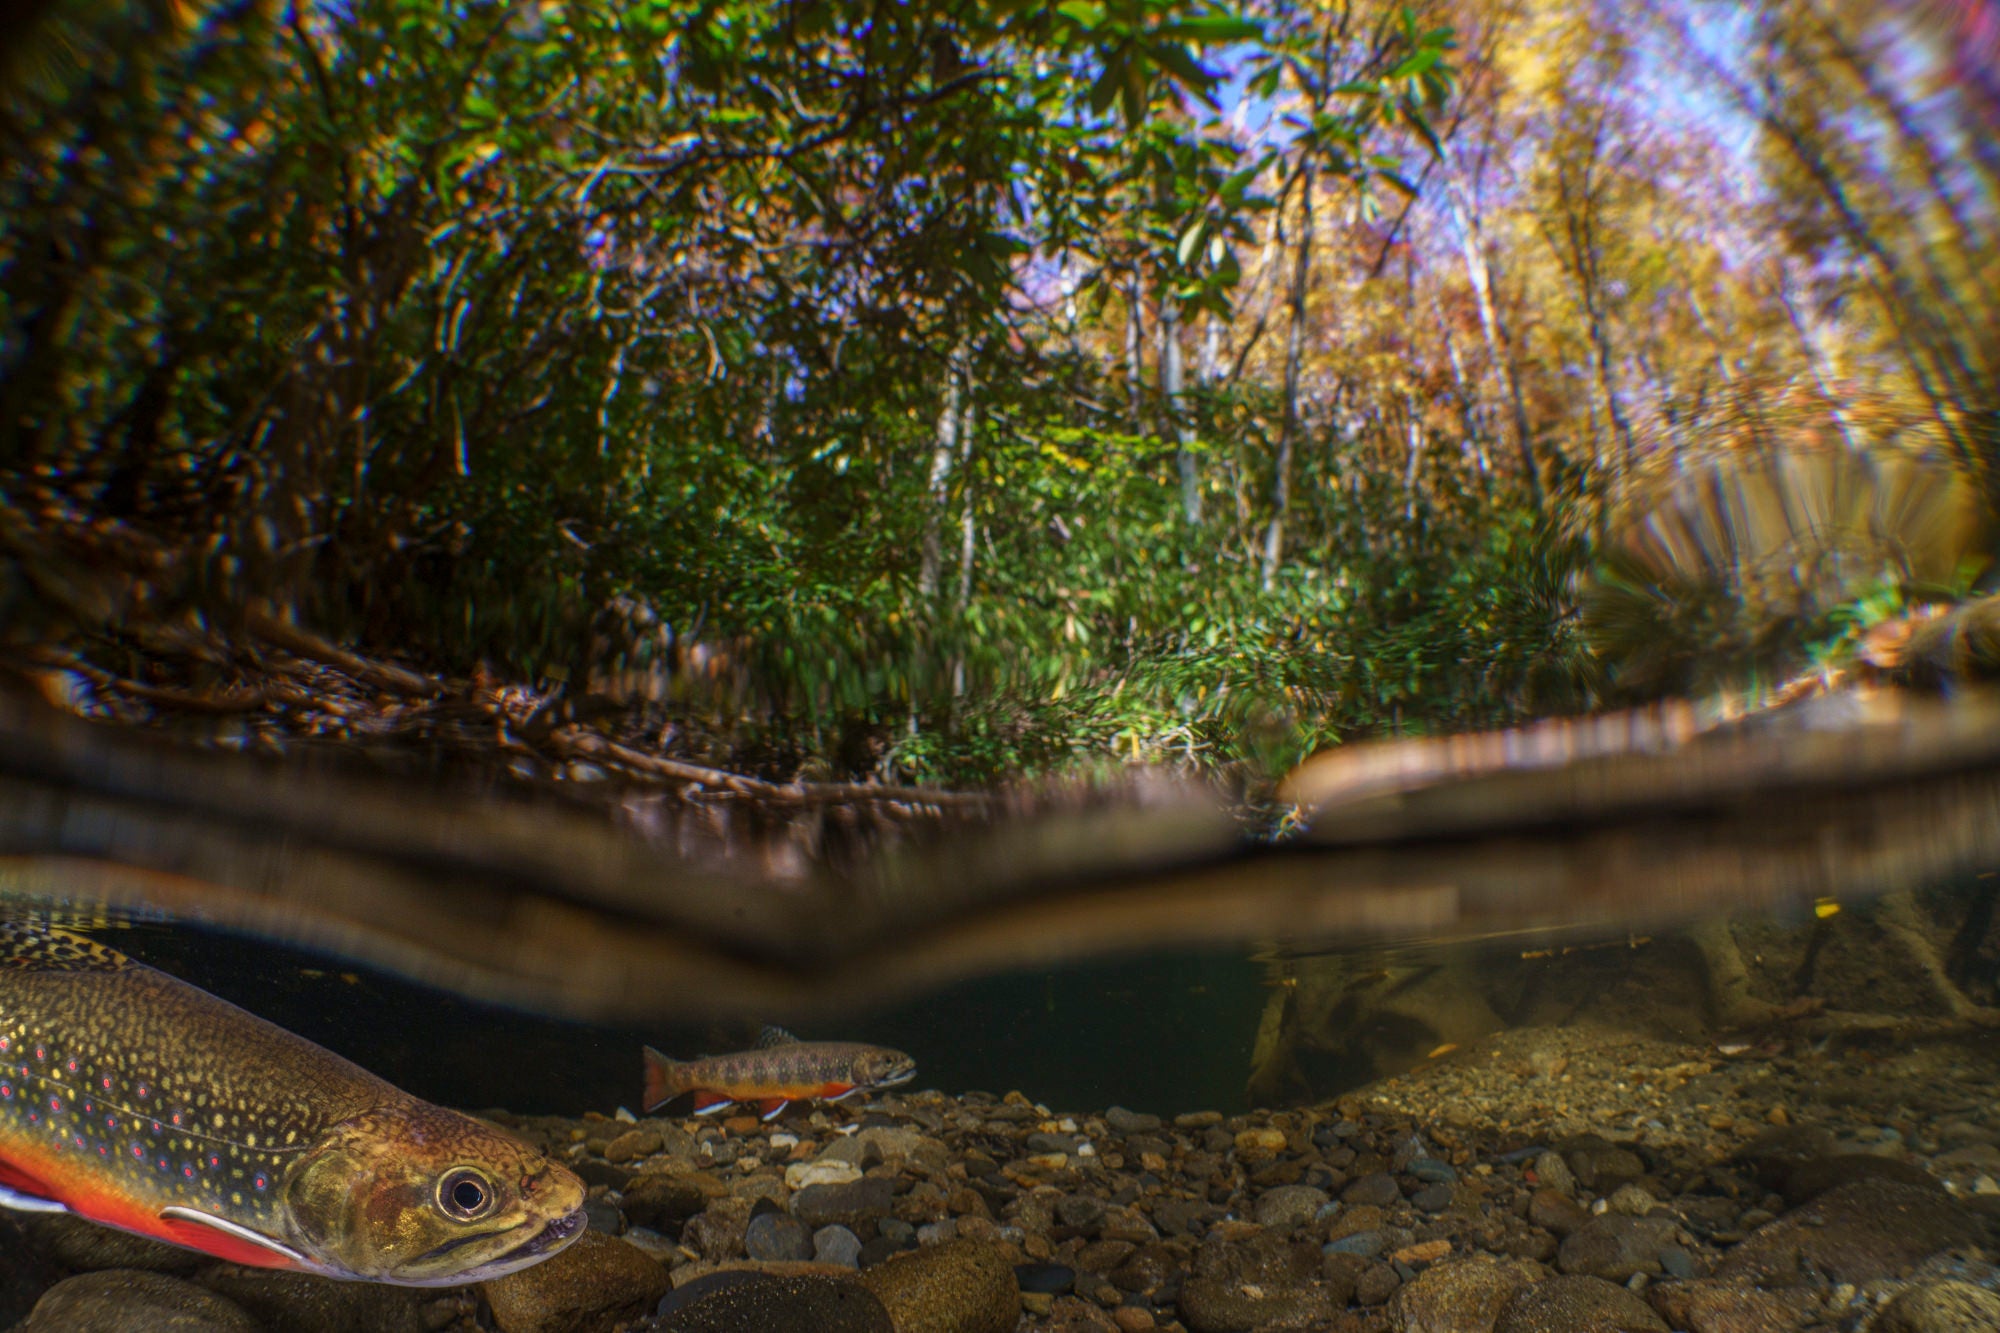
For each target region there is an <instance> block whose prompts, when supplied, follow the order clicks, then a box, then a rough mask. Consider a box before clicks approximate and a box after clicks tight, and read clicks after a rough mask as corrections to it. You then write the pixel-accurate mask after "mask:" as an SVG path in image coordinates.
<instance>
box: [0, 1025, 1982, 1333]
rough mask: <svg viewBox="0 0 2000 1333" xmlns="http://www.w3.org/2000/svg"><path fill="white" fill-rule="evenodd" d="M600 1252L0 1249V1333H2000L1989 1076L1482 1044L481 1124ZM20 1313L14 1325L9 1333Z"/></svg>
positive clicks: (34, 1243)
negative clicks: (560, 1190)
mask: <svg viewBox="0 0 2000 1333" xmlns="http://www.w3.org/2000/svg"><path fill="white" fill-rule="evenodd" d="M490 1114H491V1115H492V1118H494V1119H495V1120H498V1121H501V1122H502V1123H506V1124H508V1125H510V1126H511V1127H512V1128H514V1129H515V1130H516V1131H517V1132H519V1133H521V1134H523V1135H524V1136H525V1137H528V1138H529V1139H532V1140H534V1141H537V1142H539V1143H542V1144H544V1145H546V1146H547V1147H548V1148H549V1150H550V1151H552V1152H554V1153H555V1154H557V1155H559V1156H561V1157H562V1158H563V1159H564V1160H566V1161H568V1162H569V1163H570V1164H571V1165H572V1166H573V1167H574V1168H575V1169H576V1170H577V1171H578V1172H579V1173H580V1174H582V1175H583V1177H584V1179H585V1180H586V1182H587V1183H588V1184H589V1185H590V1203H589V1208H590V1220H591V1230H590V1232H589V1233H588V1234H587V1235H586V1236H585V1238H584V1239H583V1240H582V1241H580V1242H579V1243H578V1244H577V1245H575V1246H574V1247H572V1248H571V1249H570V1250H567V1251H565V1252H564V1253H563V1254H562V1255H559V1256H557V1257H556V1258H555V1259H553V1260H551V1261H549V1262H547V1263H545V1264H542V1265H539V1266H537V1267H535V1268H532V1269H529V1270H526V1271H525V1272H522V1273H519V1274H515V1275H513V1276H510V1277H507V1278H504V1279H501V1280H498V1281H495V1282H491V1283H487V1284H485V1285H484V1286H483V1287H480V1288H467V1289H460V1290H447V1291H408V1290H397V1289H391V1288H380V1287H366V1286H360V1285H355V1284H342V1283H331V1282H325V1281H321V1280H318V1279H312V1278H302V1277H296V1276H290V1275H284V1274H274V1273H267V1272H258V1271H254V1270H247V1269H242V1268H238V1267H235V1266H232V1265H226V1264H216V1263H214V1262H212V1261H208V1260H205V1259H203V1258H202V1257H201V1256H197V1255H191V1254H187V1253H185V1252H182V1251H176V1250H171V1249H168V1248H166V1247H162V1246H157V1245H152V1244H150V1243H148V1242H142V1241H139V1240H137V1239H135V1238H131V1237H126V1236H123V1235H120V1234H117V1233H112V1232H107V1231H103V1230H101V1229H98V1228H93V1227H88V1226H84V1225H80V1224H74V1223H65V1222H64V1221H62V1220H61V1219H57V1220H55V1221H50V1220H47V1219H26V1220H10V1221H9V1222H7V1223H6V1224H5V1225H6V1226H7V1227H8V1228H9V1230H8V1232H6V1233H4V1234H0V1243H4V1250H0V1253H4V1255H5V1256H6V1259H5V1261H4V1263H0V1327H8V1326H10V1325H12V1326H16V1327H19V1328H21V1329H23V1330H27V1331H28V1333H49V1331H50V1330H59V1329H60V1330H78V1329H101V1330H114V1331H115V1330H123V1329H128V1328H129V1329H134V1330H138V1329H153V1328H173V1329H180V1330H188V1331H189V1333H203V1331H204V1330H238V1331H242V1333H254V1331H255V1330H260V1329H261V1330H274V1331H275V1330H294V1329H297V1330H304V1331H305V1333H316V1331H318V1330H329V1331H331V1330H341V1329H356V1330H363V1329H365V1330H368V1333H395V1331H397V1330H408V1331H409V1333H420V1331H421V1333H442V1331H443V1330H472V1329H497V1330H501V1331H502V1333H608V1331H609V1330H614V1329H622V1330H632V1331H633V1333H641V1331H643V1333H688V1331H690V1330H709V1331H725V1333H726V1331H728V1330H745V1331H746V1333H747V1331H749V1330H771V1331H773V1333H786V1330H794V1329H796V1330H807V1331H813V1333H842V1331H843V1330H858V1331H860V1333H988V1331H989V1330H990V1333H1041V1331H1042V1330H1065V1331H1073V1330H1119V1331H1122V1333H1141V1331H1142V1330H1148V1329H1185V1330H1189V1331H1190V1333H1257V1331H1258V1330H1265V1329H1270V1330H1278V1329H1318V1330H1336V1331H1340V1333H1347V1331H1352V1333H1375V1331H1376V1330H1396V1331H1397V1333H1596V1331H1598V1330H1603V1331H1604V1333H1635V1331H1639V1330H1661V1331H1664V1330H1685V1331H1686V1333H1792V1331H1798V1333H1804V1331H1806V1330H1812V1331H1814V1333H1833V1331H1835V1330H1841V1331H1846V1330H1871V1331H1872V1333H1959V1331H1960V1330H1979V1329H1988V1330H2000V1270H1996V1268H1995V1266H1994V1263H1993V1260H1994V1258H1995V1256H1996V1254H2000V1054H1996V1052H1995V1050H1994V1043H1993V1042H1991V1041H1990V1040H1967V1041H1963V1042H1948V1043H1937V1044H1934V1045H1931V1046H1928V1047H1924V1048H1919V1049H1898V1050H1893V1051H1884V1050H1867V1049H1815V1048H1812V1047H1810V1046H1804V1047H1797V1048H1794V1047H1788V1046H1786V1045H1784V1044H1782V1043H1773V1044H1768V1045H1763V1046H1756V1047H1746V1048H1741V1049H1732V1052H1731V1054H1727V1055H1725V1054H1724V1053H1723V1052H1722V1051H1721V1050H1720V1049H1718V1048H1716V1047H1713V1046H1701V1045H1688V1044H1678V1043H1674V1042H1668V1041H1659V1040H1651V1039H1642V1038H1635V1037H1632V1036H1630V1035H1629V1034H1624V1033H1620V1032H1615V1031H1610V1030H1599V1029H1594V1028H1591V1027H1587V1026H1585V1027H1564V1028H1541V1029H1526V1030H1519V1031H1513V1032H1506V1033H1502V1034H1499V1035H1497V1036H1494V1037H1492V1038H1488V1039H1485V1040H1483V1041H1480V1042H1477V1043H1472V1044H1468V1045H1467V1046H1465V1047H1464V1048H1462V1049H1455V1050H1452V1051H1448V1052H1444V1053H1441V1054H1440V1055H1439V1056H1438V1057H1437V1058H1435V1059H1433V1060H1431V1061H1429V1062H1428V1063H1426V1064H1425V1065H1424V1066H1422V1067H1421V1068H1419V1069H1417V1070H1415V1071H1412V1072H1410V1073H1407V1074H1404V1075H1400V1076H1398V1077H1395V1078H1391V1079H1386V1080H1383V1081H1381V1082H1378V1083H1376V1084H1373V1085H1370V1086H1369V1087H1367V1088H1364V1089H1362V1090H1360V1091H1358V1092H1356V1093H1354V1094H1351V1095H1349V1096H1346V1097H1343V1098H1340V1099H1339V1100H1337V1101H1336V1102H1334V1103H1332V1104H1330V1105H1326V1106H1320V1107H1315V1108H1310V1109H1294V1110H1277V1111H1254V1112H1250V1113H1247V1114H1242V1115H1224V1114H1223V1113H1221V1112H1219V1111H1199V1112H1193V1113H1189V1114H1184V1115H1179V1116H1174V1117H1169V1118H1162V1117H1159V1116H1155V1115H1149V1114H1145V1113H1140V1112H1134V1111H1129V1110H1124V1109H1121V1108H1115V1107H1114V1108H1110V1109H1108V1110H1106V1111H1103V1112H1099V1113H1089V1114H1083V1113H1071V1112H1065V1111H1063V1110H1061V1109H1059V1108H1052V1107H1048V1106H1045V1105H1039V1104H1037V1103H1035V1102H1034V1101H1033V1100H1032V1099H1031V1098H1030V1097H1028V1096H1026V1095H1024V1094H1022V1093H1020V1092H1008V1093H1005V1094H1004V1095H996V1094H989V1093H980V1092H968V1093H966V1094H963V1095H960V1096H948V1095H946V1094H943V1093H938V1092H911V1093H909V1094H907V1095H900V1096H889V1097H884V1098H881V1099H879V1100H878V1101H876V1102H875V1103H873V1104H871V1105H867V1106H863V1107H858V1108H855V1109H853V1110H849V1109H846V1108H819V1109H811V1110H806V1109H802V1108H795V1109H794V1110H793V1111H792V1112H790V1113H788V1114H787V1115H786V1116H785V1117H783V1118H781V1119H780V1120H778V1121H777V1122H775V1123H771V1124H764V1123H761V1122H759V1121H757V1120H755V1119H753V1118H751V1117H748V1116H743V1117H737V1118H733V1119H728V1120H716V1119H713V1118H707V1119H700V1120H696V1119H677V1118H644V1119H636V1118H633V1117H632V1116H630V1115H629V1114H627V1113H625V1112H622V1111H621V1112H619V1113H617V1114H615V1115H602V1116H600V1115H591V1116H586V1117H584V1118H582V1119H580V1120H571V1119H562V1118H553V1117H525V1118H524V1117H516V1116H511V1115H506V1114H504V1113H500V1112H493V1113H490ZM16 1321H19V1322H18V1323H17V1322H16Z"/></svg>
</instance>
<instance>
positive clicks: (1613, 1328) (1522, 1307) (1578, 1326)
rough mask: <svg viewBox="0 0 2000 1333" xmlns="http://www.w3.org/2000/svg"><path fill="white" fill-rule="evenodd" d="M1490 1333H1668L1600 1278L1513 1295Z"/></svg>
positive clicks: (1552, 1283)
mask: <svg viewBox="0 0 2000 1333" xmlns="http://www.w3.org/2000/svg"><path fill="white" fill-rule="evenodd" d="M1493 1333H1668V1328H1667V1325H1666V1324H1665V1323H1664V1322H1662V1320H1661V1319H1660V1317H1659V1316H1658V1315H1657V1314H1654V1313H1653V1311H1652V1309H1651V1307H1649V1306H1648V1305H1647V1304H1646V1302H1644V1301H1642V1300H1640V1299H1639V1298H1638V1297H1637V1296H1635V1295H1633V1294H1632V1293H1631V1292H1629V1291H1627V1290H1626V1289H1625V1288H1623V1287H1621V1286H1618V1285H1616V1284H1614V1283H1610V1282H1606V1281H1605V1280H1604V1279H1603V1278H1601V1277H1552V1278H1550V1279H1548V1281H1546V1282H1541V1283H1537V1284H1536V1285H1535V1286H1532V1287H1529V1288H1527V1289H1526V1290H1525V1291H1521V1292H1517V1293H1516V1294H1515V1295H1514V1297H1513V1298H1512V1299H1511V1300H1509V1301H1508V1302H1507V1304H1506V1307H1505V1308H1504V1309H1502V1310H1501V1311H1500V1317H1499V1318H1498V1319H1496V1320H1494V1321H1493Z"/></svg>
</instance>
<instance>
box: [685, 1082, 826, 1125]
mask: <svg viewBox="0 0 2000 1333" xmlns="http://www.w3.org/2000/svg"><path fill="white" fill-rule="evenodd" d="M693 1091H694V1109H695V1114H697V1115H699V1114H701V1113H702V1112H704V1111H708V1110H711V1109H713V1108H715V1107H720V1106H728V1105H730V1104H731V1103H733V1102H750V1103H754V1104H755V1105H756V1107H757V1109H758V1111H759V1112H760V1113H761V1114H762V1115H764V1116H765V1117H766V1118H769V1117H771V1116H774V1115H776V1114H777V1113H778V1112H779V1111H782V1110H783V1109H784V1108H785V1107H786V1105H788V1104H789V1103H791V1102H802V1101H807V1100H810V1099H813V1098H819V1099H820V1100H825V1099H827V1098H830V1097H845V1096H846V1095H847V1094H848V1093H850V1092H853V1091H854V1085H853V1084H852V1083H788V1084H772V1083H732V1084H728V1085H726V1086H720V1087H702V1088H695V1089H694V1090H693Z"/></svg>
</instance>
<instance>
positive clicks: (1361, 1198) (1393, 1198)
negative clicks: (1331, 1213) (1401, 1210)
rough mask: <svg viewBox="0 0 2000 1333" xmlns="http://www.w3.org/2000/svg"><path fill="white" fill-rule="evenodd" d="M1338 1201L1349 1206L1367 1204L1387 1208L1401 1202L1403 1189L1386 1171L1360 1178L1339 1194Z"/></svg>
mask: <svg viewBox="0 0 2000 1333" xmlns="http://www.w3.org/2000/svg"><path fill="white" fill-rule="evenodd" d="M1340 1201H1341V1202H1342V1203H1344V1204H1348V1205H1350V1206H1354V1205H1359V1204H1369V1205H1373V1206H1374V1207H1377V1208H1387V1207H1389V1206H1390V1205H1391V1204H1397V1203H1401V1202H1402V1201H1403V1187H1402V1186H1400V1185H1398V1184H1397V1183H1396V1178H1395V1177H1394V1176H1392V1175H1390V1174H1389V1173H1388V1172H1386V1171H1376V1172H1372V1173H1370V1174H1369V1175H1365V1176H1362V1177H1361V1178H1360V1179H1358V1180H1356V1181H1354V1182H1353V1183H1351V1184H1350V1185H1348V1187H1347V1188H1346V1189H1344V1190H1342V1191H1341V1192H1340Z"/></svg>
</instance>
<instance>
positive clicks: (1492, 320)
mask: <svg viewBox="0 0 2000 1333" xmlns="http://www.w3.org/2000/svg"><path fill="white" fill-rule="evenodd" d="M1444 166H1445V173H1446V174H1445V196H1446V198H1447V199H1448V200H1449V201H1450V204H1451V216H1452V220H1453V221H1454V222H1456V223H1457V224H1458V243H1459V249H1460V251H1461V253H1463V255H1464V256H1465V276H1466V279H1467V281H1469V282H1470V283H1471V284H1472V295H1473V299H1474V301H1475V302H1476V303H1477V304H1478V307H1479V329H1480V332H1481V333H1482V334H1484V335H1485V338H1486V356H1487V359H1488V360H1489V361H1491V362H1492V363H1493V368H1494V370H1495V372H1496V373H1498V374H1499V376H1500V377H1501V381H1502V383H1503V385H1504V386H1505V388H1506V391H1507V402H1508V406H1509V407H1510V408H1511V409H1512V412H1513V418H1514V448H1515V451H1516V452H1517V453H1518V454H1519V455H1520V456H1521V474H1522V475H1523V476H1524V477H1526V478H1527V482H1528V498H1529V499H1530V501H1531V502H1532V503H1533V504H1534V506H1535V508H1537V509H1540V508H1541V507H1542V468H1541V463H1540V461H1539V460H1537V459H1536V457H1535V437H1534V432H1533V431H1532V430H1530V429H1529V426H1528V404H1527V399H1526V397H1525V396H1524V395H1523V393H1522V391H1521V374H1520V368H1519V367H1518V366H1517V365H1516V364H1515V361H1514V352H1513V344H1512V341H1511V340H1510V339H1509V337H1508V336H1507V328H1506V326H1505V325H1504V324H1503V323H1502V322H1501V317H1500V308H1499V306H1498V304H1497V303H1496V302H1495V301H1494V299H1493V271H1492V268H1491V266H1490V265H1488V264H1487V262H1486V235H1485V230H1484V228H1483V227H1482V226H1481V225H1480V221H1479V213H1478V210H1476V209H1475V208H1474V207H1473V206H1472V200H1471V196H1470V193H1469V192H1468V191H1467V189H1466V187H1465V185H1464V183H1463V182H1462V181H1461V180H1460V179H1459V176H1458V172H1457V170H1456V169H1455V168H1454V167H1453V166H1452V164H1451V155H1450V153H1449V151H1447V152H1446V154H1445V158H1444Z"/></svg>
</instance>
